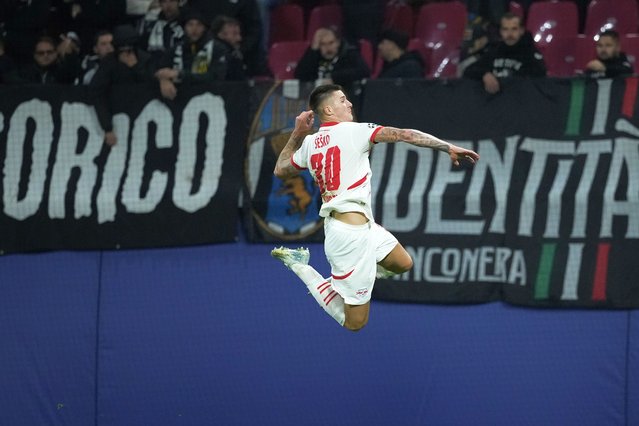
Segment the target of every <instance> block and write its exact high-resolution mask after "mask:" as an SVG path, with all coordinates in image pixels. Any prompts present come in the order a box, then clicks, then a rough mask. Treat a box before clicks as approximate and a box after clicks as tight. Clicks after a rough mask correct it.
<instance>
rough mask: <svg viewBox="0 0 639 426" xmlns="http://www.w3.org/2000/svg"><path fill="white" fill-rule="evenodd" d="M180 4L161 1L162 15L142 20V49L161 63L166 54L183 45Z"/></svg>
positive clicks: (167, 0) (171, 1) (171, 0)
mask: <svg viewBox="0 0 639 426" xmlns="http://www.w3.org/2000/svg"><path fill="white" fill-rule="evenodd" d="M179 5H180V2H179V1H178V0H160V14H159V15H156V16H155V17H154V18H151V17H150V16H147V17H146V18H145V19H143V20H142V24H141V28H140V34H141V40H140V47H141V48H142V49H144V50H146V51H147V52H149V53H150V54H151V57H152V58H153V60H154V61H156V62H157V63H159V61H160V60H161V59H162V56H163V55H164V54H165V52H168V51H170V50H171V49H173V48H175V47H176V46H177V45H178V44H180V43H182V40H183V38H184V29H183V28H182V25H181V22H180V14H181V11H180V6H179Z"/></svg>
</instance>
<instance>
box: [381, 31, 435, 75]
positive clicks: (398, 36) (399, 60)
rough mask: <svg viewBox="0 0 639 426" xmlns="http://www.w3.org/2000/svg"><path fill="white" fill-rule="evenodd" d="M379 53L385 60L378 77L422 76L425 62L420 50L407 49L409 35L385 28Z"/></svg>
mask: <svg viewBox="0 0 639 426" xmlns="http://www.w3.org/2000/svg"><path fill="white" fill-rule="evenodd" d="M379 38H380V42H379V44H378V46H377V51H378V54H379V55H380V56H381V58H382V59H383V60H384V65H383V66H382V71H381V72H380V74H379V76H378V77H377V78H422V77H424V62H423V60H422V57H421V56H420V55H419V53H418V52H415V51H409V52H407V51H406V47H407V46H408V35H406V34H405V33H402V32H399V31H395V30H385V31H383V32H382V34H381V35H380V37H379Z"/></svg>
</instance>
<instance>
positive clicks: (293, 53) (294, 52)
mask: <svg viewBox="0 0 639 426" xmlns="http://www.w3.org/2000/svg"><path fill="white" fill-rule="evenodd" d="M308 46H309V43H308V42H307V41H305V40H304V41H281V42H278V43H273V44H272V45H271V47H270V48H269V51H268V66H269V68H270V70H271V72H272V73H273V77H275V78H276V79H277V80H286V79H292V78H295V77H294V74H295V68H296V67H297V63H298V62H299V60H300V59H301V58H302V56H303V55H304V52H305V51H306V49H307V48H308Z"/></svg>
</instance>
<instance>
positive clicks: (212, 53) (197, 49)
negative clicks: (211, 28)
mask: <svg viewBox="0 0 639 426" xmlns="http://www.w3.org/2000/svg"><path fill="white" fill-rule="evenodd" d="M184 20H185V24H184V36H185V37H184V41H183V43H182V44H179V45H178V46H176V47H175V48H174V49H173V50H172V51H170V52H169V53H168V54H167V55H165V57H164V59H163V60H162V64H161V68H160V69H159V70H158V71H157V72H156V73H155V77H156V78H157V79H158V80H159V81H160V90H161V92H162V96H164V97H165V98H167V99H174V98H175V96H176V95H177V88H176V86H175V83H179V82H185V83H198V82H200V83H204V82H213V81H223V80H226V78H227V72H228V57H227V56H228V49H227V48H226V46H225V45H224V44H223V43H222V42H221V41H219V40H216V39H214V38H213V37H211V36H210V35H209V34H208V33H207V29H208V25H207V21H206V19H205V18H204V15H202V14H201V13H199V12H198V11H195V10H193V9H190V10H189V11H188V12H187V13H186V14H185V17H184Z"/></svg>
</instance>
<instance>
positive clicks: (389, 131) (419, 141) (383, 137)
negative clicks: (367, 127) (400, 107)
mask: <svg viewBox="0 0 639 426" xmlns="http://www.w3.org/2000/svg"><path fill="white" fill-rule="evenodd" d="M375 140H376V141H377V142H399V141H404V142H407V143H409V144H412V145H415V146H420V147H426V148H433V149H437V150H439V151H444V152H448V151H449V149H450V144H449V143H448V142H445V141H443V140H441V139H439V138H437V137H435V136H433V135H429V134H428V133H424V132H420V131H419V130H414V129H397V128H395V127H384V128H383V129H382V130H381V131H380V132H379V133H378V135H377V137H376V138H375Z"/></svg>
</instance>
